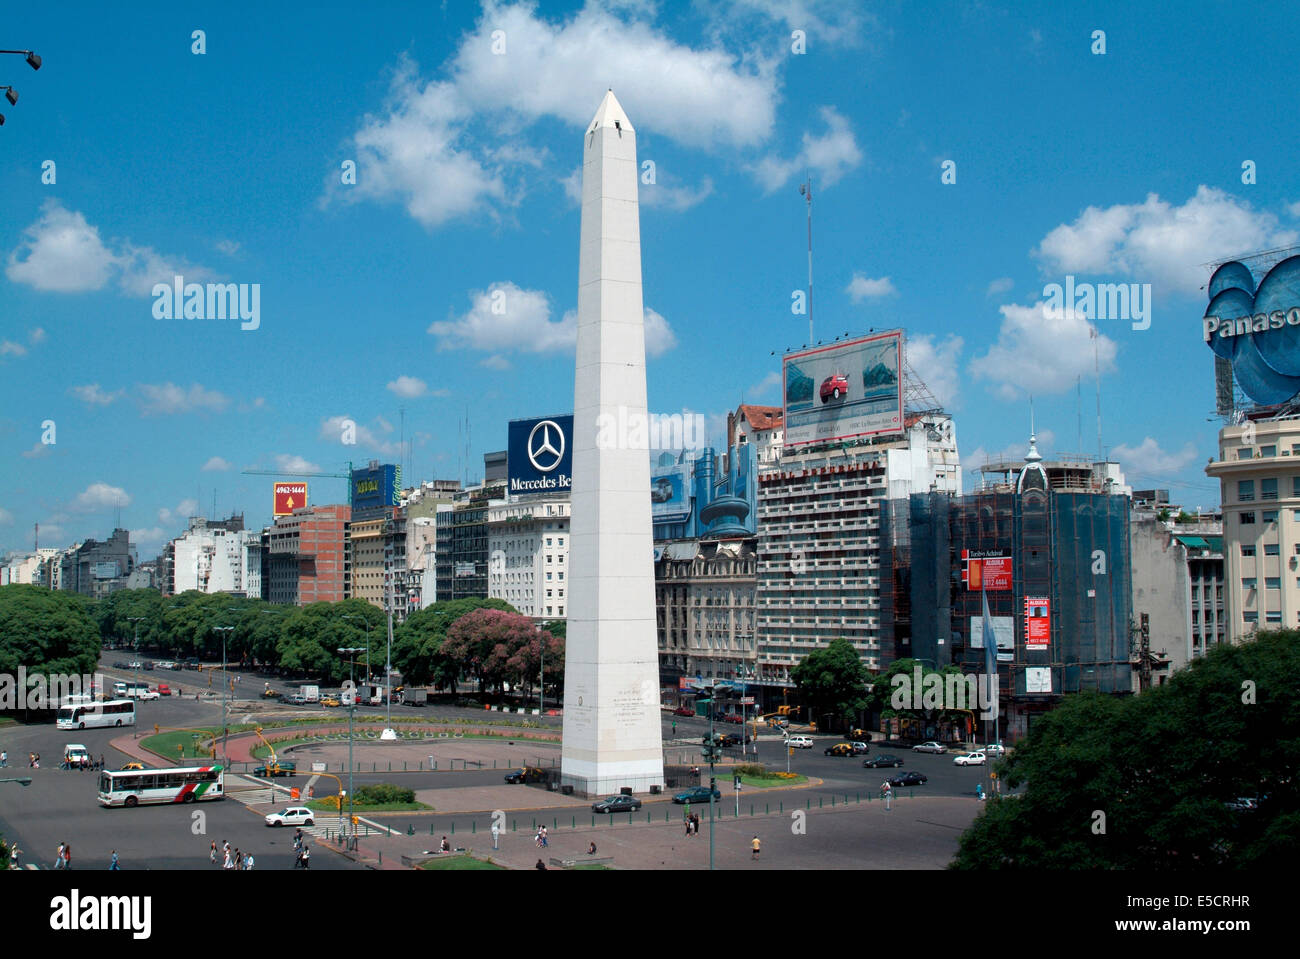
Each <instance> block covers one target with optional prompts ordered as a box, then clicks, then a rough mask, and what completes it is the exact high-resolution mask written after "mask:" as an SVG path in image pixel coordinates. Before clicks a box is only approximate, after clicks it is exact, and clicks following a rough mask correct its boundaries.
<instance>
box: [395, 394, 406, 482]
mask: <svg viewBox="0 0 1300 959" xmlns="http://www.w3.org/2000/svg"><path fill="white" fill-rule="evenodd" d="M397 412H398V413H399V414H401V417H402V429H401V432H400V433H398V434H397V435H398V450H399V452H398V463H399V464H400V465H401V466H402V472H406V407H405V406H402V407H398V410H397Z"/></svg>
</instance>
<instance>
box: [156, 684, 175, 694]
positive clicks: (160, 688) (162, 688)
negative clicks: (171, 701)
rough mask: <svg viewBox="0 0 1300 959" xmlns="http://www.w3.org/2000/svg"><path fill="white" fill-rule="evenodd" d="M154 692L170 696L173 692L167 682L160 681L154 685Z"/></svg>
mask: <svg viewBox="0 0 1300 959" xmlns="http://www.w3.org/2000/svg"><path fill="white" fill-rule="evenodd" d="M154 692H155V693H157V694H158V695H159V696H170V695H171V694H172V688H171V687H170V686H168V685H167V684H166V683H159V684H158V685H157V686H155V687H154Z"/></svg>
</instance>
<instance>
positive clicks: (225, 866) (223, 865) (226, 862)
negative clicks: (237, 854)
mask: <svg viewBox="0 0 1300 959" xmlns="http://www.w3.org/2000/svg"><path fill="white" fill-rule="evenodd" d="M221 868H222V869H234V868H235V864H234V863H233V862H231V861H230V847H229V846H227V847H226V853H225V859H224V860H223V861H222V863H221Z"/></svg>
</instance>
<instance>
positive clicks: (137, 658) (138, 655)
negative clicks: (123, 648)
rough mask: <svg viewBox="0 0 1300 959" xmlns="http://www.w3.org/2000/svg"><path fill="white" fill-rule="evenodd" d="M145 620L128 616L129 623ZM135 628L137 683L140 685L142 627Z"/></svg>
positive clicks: (134, 644) (140, 617) (141, 617)
mask: <svg viewBox="0 0 1300 959" xmlns="http://www.w3.org/2000/svg"><path fill="white" fill-rule="evenodd" d="M144 619H145V617H143V616H128V617H127V622H131V623H140V622H143V621H144ZM134 628H135V642H134V643H133V644H132V645H133V646H134V647H135V681H136V682H137V683H138V682H139V681H140V627H139V626H136V627H134Z"/></svg>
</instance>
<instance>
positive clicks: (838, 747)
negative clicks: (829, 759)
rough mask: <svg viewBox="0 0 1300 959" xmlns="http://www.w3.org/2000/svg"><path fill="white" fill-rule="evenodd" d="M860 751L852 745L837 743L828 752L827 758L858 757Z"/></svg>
mask: <svg viewBox="0 0 1300 959" xmlns="http://www.w3.org/2000/svg"><path fill="white" fill-rule="evenodd" d="M857 754H858V751H857V750H856V749H854V748H853V746H852V744H851V743H836V744H835V745H834V746H831V747H830V748H829V749H827V750H826V755H827V756H856V755H857Z"/></svg>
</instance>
